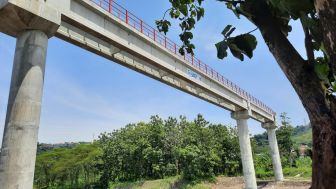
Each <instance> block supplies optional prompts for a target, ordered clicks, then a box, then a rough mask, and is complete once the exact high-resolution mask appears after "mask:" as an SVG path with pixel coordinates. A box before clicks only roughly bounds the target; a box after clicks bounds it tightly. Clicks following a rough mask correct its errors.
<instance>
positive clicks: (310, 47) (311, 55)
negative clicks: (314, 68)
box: [300, 18, 315, 64]
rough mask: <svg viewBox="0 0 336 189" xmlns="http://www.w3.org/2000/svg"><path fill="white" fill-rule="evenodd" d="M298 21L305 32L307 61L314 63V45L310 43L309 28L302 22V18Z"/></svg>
mask: <svg viewBox="0 0 336 189" xmlns="http://www.w3.org/2000/svg"><path fill="white" fill-rule="evenodd" d="M300 22H301V25H302V28H303V31H304V34H305V46H306V53H307V59H308V63H309V64H314V62H315V56H314V47H313V43H312V36H311V35H310V32H309V29H308V28H307V27H306V26H305V25H304V24H303V21H302V18H300Z"/></svg>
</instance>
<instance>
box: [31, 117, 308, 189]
mask: <svg viewBox="0 0 336 189" xmlns="http://www.w3.org/2000/svg"><path fill="white" fill-rule="evenodd" d="M284 119H285V118H284ZM286 119H287V118H286ZM288 120H289V119H288ZM282 124H284V125H283V126H281V127H280V128H279V129H278V131H277V135H278V142H279V146H280V153H281V155H282V163H283V167H284V174H285V176H291V177H292V176H300V177H310V176H311V159H310V158H309V157H307V158H297V156H292V155H291V154H292V150H291V149H292V148H293V146H294V143H293V142H292V132H293V131H295V132H297V130H295V129H293V128H292V127H291V126H290V124H289V121H288V125H286V124H285V122H283V123H282ZM301 130H302V128H301ZM236 132H237V131H236V129H234V128H230V127H227V126H224V125H220V124H210V123H208V122H207V121H206V120H205V119H204V118H203V117H202V116H201V115H198V116H197V118H196V119H195V120H193V121H187V120H186V118H185V117H180V118H179V119H175V118H168V119H167V120H162V119H161V118H159V117H158V116H152V117H151V120H150V121H149V122H148V123H144V122H140V123H137V124H129V125H127V126H126V127H125V128H122V129H119V130H115V131H113V132H111V133H103V134H101V135H100V137H99V140H97V141H95V142H94V143H93V144H78V145H76V146H74V145H67V146H66V147H62V148H54V149H53V148H46V147H45V145H39V146H40V148H42V149H44V150H39V153H38V156H37V161H36V170H35V187H36V188H52V189H56V188H62V189H76V188H78V189H79V188H88V189H89V188H145V189H149V188H153V189H154V188H163V189H165V188H185V189H188V188H190V189H203V188H209V187H210V185H211V184H210V183H211V182H213V181H215V180H216V176H219V175H224V176H240V175H241V173H242V167H241V160H240V152H239V143H238V138H237V133H236ZM300 133H301V134H302V133H304V132H300ZM252 148H253V152H254V162H255V167H256V175H257V177H258V178H262V179H263V178H270V177H272V176H273V169H272V160H271V157H270V155H269V151H268V144H267V134H265V133H263V134H260V135H256V136H255V137H254V138H252ZM288 148H289V149H288ZM203 181H204V182H203ZM209 182H210V183H209Z"/></svg>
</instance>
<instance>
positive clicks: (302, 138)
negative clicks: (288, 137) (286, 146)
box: [293, 125, 313, 146]
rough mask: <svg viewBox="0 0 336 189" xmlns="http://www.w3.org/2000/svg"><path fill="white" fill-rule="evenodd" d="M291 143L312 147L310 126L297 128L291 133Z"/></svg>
mask: <svg viewBox="0 0 336 189" xmlns="http://www.w3.org/2000/svg"><path fill="white" fill-rule="evenodd" d="M293 141H294V143H295V144H297V145H299V144H307V145H308V146H312V141H313V140H312V128H311V126H310V125H307V126H297V127H295V128H294V131H293Z"/></svg>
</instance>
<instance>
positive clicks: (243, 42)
mask: <svg viewBox="0 0 336 189" xmlns="http://www.w3.org/2000/svg"><path fill="white" fill-rule="evenodd" d="M231 39H232V40H230V41H231V43H232V44H235V47H237V49H235V50H236V51H238V49H239V51H240V52H241V53H243V54H245V55H246V56H247V57H249V58H252V57H253V51H254V50H255V48H256V47H257V39H256V38H255V36H253V35H251V34H242V35H238V36H236V37H233V38H231ZM239 57H241V55H239ZM240 59H241V58H240Z"/></svg>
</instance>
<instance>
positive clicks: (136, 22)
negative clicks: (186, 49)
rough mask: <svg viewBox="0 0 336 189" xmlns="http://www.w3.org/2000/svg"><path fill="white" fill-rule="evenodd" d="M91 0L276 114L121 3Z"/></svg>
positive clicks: (223, 83)
mask: <svg viewBox="0 0 336 189" xmlns="http://www.w3.org/2000/svg"><path fill="white" fill-rule="evenodd" d="M90 1H92V2H93V3H95V4H97V5H98V6H100V7H101V8H103V9H104V10H105V11H107V12H109V13H110V14H112V15H113V16H115V17H117V18H119V19H120V20H122V21H123V22H125V23H126V24H128V25H129V26H131V27H133V28H134V29H136V30H138V31H139V32H141V33H143V34H145V35H146V36H147V37H149V38H150V39H152V40H153V41H154V42H156V43H158V44H160V45H161V46H163V47H164V48H166V49H167V50H169V51H170V52H171V53H173V54H175V55H177V56H179V57H180V58H181V59H183V60H184V62H186V63H187V64H189V65H191V66H193V67H194V68H196V69H197V70H199V71H200V72H202V73H204V74H205V75H207V76H209V77H210V78H212V79H214V80H216V81H218V82H220V83H221V84H222V85H224V86H225V87H227V88H229V89H231V90H232V91H233V92H235V93H236V94H238V95H240V96H242V97H243V98H245V99H247V100H249V101H250V102H251V103H252V104H254V105H256V106H257V107H259V108H261V109H263V110H265V111H266V112H268V113H270V114H272V115H275V112H274V111H273V110H272V109H271V108H269V107H268V106H266V105H265V104H264V103H262V102H261V101H260V100H258V99H256V98H255V97H253V96H252V95H250V94H249V93H247V92H246V91H244V90H243V89H241V88H240V87H238V86H237V85H236V84H234V83H232V82H231V81H229V80H228V79H226V78H225V77H223V76H222V75H221V74H220V73H218V72H217V71H215V70H214V69H212V68H211V67H209V66H208V65H206V64H205V63H203V62H202V61H201V60H199V59H197V58H196V57H195V56H193V55H191V54H188V53H185V55H184V56H182V55H181V54H180V53H179V52H178V50H179V48H180V47H179V46H178V45H177V44H176V43H174V42H173V41H172V40H170V39H168V38H167V37H166V36H165V35H163V34H162V33H160V32H159V31H158V30H156V29H155V28H153V27H152V26H150V25H148V24H146V23H145V22H143V21H142V20H141V19H140V18H138V17H136V16H135V15H134V14H132V13H131V12H129V11H128V10H127V9H125V8H123V7H122V6H121V5H119V4H118V3H117V2H115V0H90Z"/></svg>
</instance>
